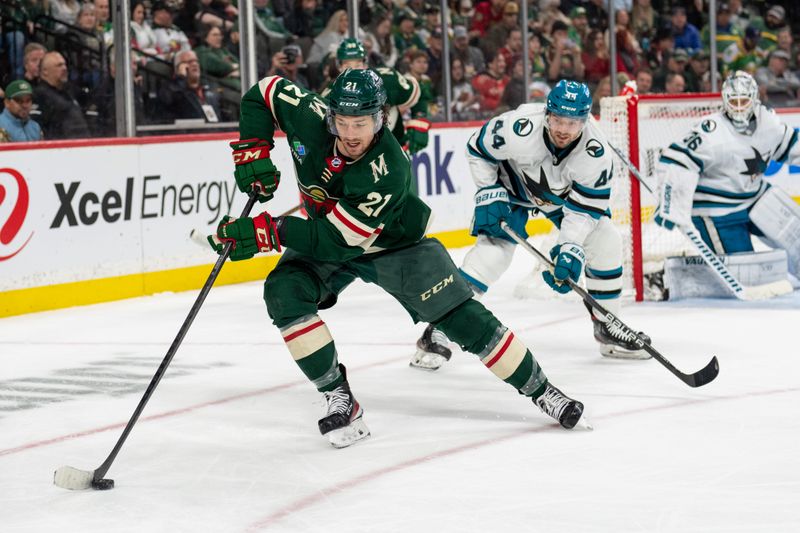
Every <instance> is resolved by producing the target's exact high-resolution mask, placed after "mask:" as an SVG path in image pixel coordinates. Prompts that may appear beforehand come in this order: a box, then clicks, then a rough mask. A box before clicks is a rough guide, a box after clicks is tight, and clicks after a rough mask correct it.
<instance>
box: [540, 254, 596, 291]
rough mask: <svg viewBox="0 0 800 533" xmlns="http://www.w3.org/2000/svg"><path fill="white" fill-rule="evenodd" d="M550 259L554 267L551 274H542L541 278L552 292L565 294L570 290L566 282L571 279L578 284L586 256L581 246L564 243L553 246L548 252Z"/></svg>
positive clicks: (548, 272) (546, 272) (546, 271)
mask: <svg viewBox="0 0 800 533" xmlns="http://www.w3.org/2000/svg"><path fill="white" fill-rule="evenodd" d="M550 257H552V258H553V263H554V265H555V266H554V267H553V271H552V272H551V271H549V270H545V271H544V272H542V277H543V278H544V281H545V283H547V284H548V285H550V288H552V289H553V290H554V291H556V292H557V293H560V294H566V293H568V292H569V291H571V290H572V287H570V286H569V284H568V283H566V281H567V279H571V280H572V281H573V282H575V283H577V282H578V280H579V279H580V277H581V272H583V263H584V262H585V261H586V254H585V253H584V251H583V248H582V247H581V246H579V245H577V244H573V243H570V242H566V243H564V244H557V245H555V246H553V248H552V249H551V250H550Z"/></svg>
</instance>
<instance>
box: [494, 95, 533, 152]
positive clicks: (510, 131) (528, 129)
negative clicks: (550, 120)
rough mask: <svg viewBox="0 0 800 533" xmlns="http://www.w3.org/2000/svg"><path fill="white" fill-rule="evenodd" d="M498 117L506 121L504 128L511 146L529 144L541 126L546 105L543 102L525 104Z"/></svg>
mask: <svg viewBox="0 0 800 533" xmlns="http://www.w3.org/2000/svg"><path fill="white" fill-rule="evenodd" d="M497 118H498V119H500V120H503V121H504V122H505V124H504V125H503V126H504V128H503V129H504V130H505V135H506V136H507V139H506V141H507V142H508V143H509V144H510V145H511V146H518V145H521V144H529V143H530V142H531V139H533V132H534V131H536V130H537V128H539V127H540V126H541V124H542V121H543V120H544V106H543V105H542V104H523V105H521V106H519V107H518V108H517V109H514V110H512V111H507V112H505V113H503V114H502V115H500V116H499V117H497Z"/></svg>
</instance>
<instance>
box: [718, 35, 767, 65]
mask: <svg viewBox="0 0 800 533" xmlns="http://www.w3.org/2000/svg"><path fill="white" fill-rule="evenodd" d="M760 38H761V31H759V29H758V28H757V27H756V26H754V25H752V24H751V25H750V26H748V27H747V29H745V30H744V41H743V42H742V43H743V48H742V50H739V54H738V55H737V56H736V59H734V60H733V61H731V62H730V63H729V64H728V69H727V70H726V71H723V75H727V73H728V72H735V71H737V70H744V71H745V72H747V73H748V74H751V75H754V74H755V73H756V70H757V69H758V67H760V66H761V64H762V61H761V55H760V54H759V52H758V42H759V39H760Z"/></svg>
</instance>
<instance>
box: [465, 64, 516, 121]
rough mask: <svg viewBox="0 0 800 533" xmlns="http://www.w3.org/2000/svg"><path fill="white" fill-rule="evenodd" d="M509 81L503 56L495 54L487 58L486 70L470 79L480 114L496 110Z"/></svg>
mask: <svg viewBox="0 0 800 533" xmlns="http://www.w3.org/2000/svg"><path fill="white" fill-rule="evenodd" d="M509 80H510V78H509V76H508V75H507V74H506V60H505V58H504V57H503V54H500V53H495V54H494V55H489V56H487V62H486V70H484V71H483V72H481V73H480V74H478V75H477V76H475V77H474V78H473V79H472V87H473V88H474V89H475V92H476V93H477V94H478V100H479V102H480V104H481V111H482V112H488V111H494V110H496V109H497V107H498V106H499V105H500V100H501V99H502V98H503V92H504V91H505V88H506V85H508V82H509Z"/></svg>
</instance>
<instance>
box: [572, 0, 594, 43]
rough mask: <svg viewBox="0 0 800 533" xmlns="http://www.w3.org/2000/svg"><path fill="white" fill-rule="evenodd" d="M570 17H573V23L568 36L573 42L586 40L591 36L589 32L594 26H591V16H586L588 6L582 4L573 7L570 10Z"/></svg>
mask: <svg viewBox="0 0 800 533" xmlns="http://www.w3.org/2000/svg"><path fill="white" fill-rule="evenodd" d="M569 18H571V19H572V25H571V26H570V27H569V29H568V30H567V36H568V37H569V38H570V39H572V40H573V42H576V43H581V45H582V44H583V43H584V42H586V38H587V37H589V32H590V31H591V29H592V28H590V27H589V17H587V16H586V8H585V7H582V6H578V7H573V8H572V10H570V12H569Z"/></svg>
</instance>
